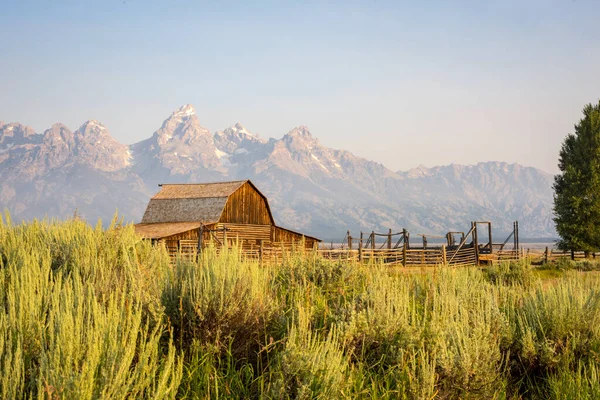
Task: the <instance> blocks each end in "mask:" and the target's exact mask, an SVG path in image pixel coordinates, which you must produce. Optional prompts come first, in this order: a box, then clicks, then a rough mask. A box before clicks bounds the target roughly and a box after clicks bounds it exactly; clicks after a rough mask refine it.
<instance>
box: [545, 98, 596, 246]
mask: <svg viewBox="0 0 600 400" xmlns="http://www.w3.org/2000/svg"><path fill="white" fill-rule="evenodd" d="M583 115H584V116H583V118H582V119H581V120H580V121H579V123H578V124H577V125H575V133H574V134H569V135H567V137H566V138H565V141H564V142H563V145H562V148H561V150H560V158H559V164H558V168H559V169H560V174H558V175H557V176H556V177H555V178H554V222H555V223H556V231H557V232H558V234H559V236H560V238H561V240H560V241H559V243H558V246H559V248H560V249H562V250H583V251H586V252H587V251H597V250H599V249H600V101H599V102H598V104H596V105H592V104H588V105H587V106H585V107H584V109H583Z"/></svg>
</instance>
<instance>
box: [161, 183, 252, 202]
mask: <svg viewBox="0 0 600 400" xmlns="http://www.w3.org/2000/svg"><path fill="white" fill-rule="evenodd" d="M246 182H249V181H233V182H216V183H190V184H162V185H160V186H161V190H160V192H158V193H157V194H155V195H154V197H152V199H206V198H213V197H225V198H227V197H229V196H230V195H231V194H233V192H235V191H236V190H238V189H239V188H240V187H241V186H242V185H243V184H244V183H246ZM253 186H254V185H253Z"/></svg>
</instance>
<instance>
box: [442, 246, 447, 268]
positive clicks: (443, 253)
mask: <svg viewBox="0 0 600 400" xmlns="http://www.w3.org/2000/svg"><path fill="white" fill-rule="evenodd" d="M442 264H444V265H446V245H445V244H443V245H442Z"/></svg>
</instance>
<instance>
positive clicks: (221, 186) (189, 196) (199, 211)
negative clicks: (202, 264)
mask: <svg viewBox="0 0 600 400" xmlns="http://www.w3.org/2000/svg"><path fill="white" fill-rule="evenodd" d="M245 183H248V184H249V185H250V186H252V188H254V190H256V191H257V192H258V193H259V194H260V195H261V196H262V197H263V198H264V199H265V201H266V204H267V210H268V211H269V217H270V218H271V221H273V215H272V214H271V209H270V208H269V201H268V200H267V198H266V197H265V195H263V194H262V193H261V192H260V191H259V190H258V189H257V188H256V186H254V184H253V183H252V182H251V181H250V180H244V181H232V182H215V183H189V184H162V185H159V186H161V190H160V191H159V192H158V193H157V194H156V195H154V196H153V197H152V198H151V199H150V202H149V203H148V207H147V208H146V212H145V213H144V216H143V218H142V223H144V224H145V223H162V222H201V223H203V224H212V223H216V222H218V221H219V219H220V218H221V214H222V213H223V209H224V208H225V204H227V200H228V199H229V196H230V195H232V194H233V193H234V192H235V191H236V190H238V189H239V188H240V187H241V186H242V185H244V184H245Z"/></svg>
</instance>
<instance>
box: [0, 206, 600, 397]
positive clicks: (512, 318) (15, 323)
mask: <svg viewBox="0 0 600 400" xmlns="http://www.w3.org/2000/svg"><path fill="white" fill-rule="evenodd" d="M563 264H564V265H563ZM563 264H561V265H558V266H557V267H551V268H550V267H541V268H535V269H534V268H532V267H530V266H528V265H525V264H505V265H500V266H496V267H494V268H489V269H485V270H483V269H479V268H476V267H472V268H462V269H448V268H443V267H438V268H431V269H419V270H417V271H411V272H406V271H402V270H401V269H400V270H399V269H394V270H387V269H385V268H384V267H382V266H378V265H356V264H347V265H344V264H339V263H335V262H330V261H326V260H323V259H321V258H319V257H317V256H315V255H313V254H296V255H290V257H289V258H288V259H287V260H286V261H285V262H284V263H283V265H280V266H276V267H275V266H270V267H260V266H259V265H258V264H256V263H253V262H241V261H240V260H239V256H238V254H237V252H236V251H235V250H232V251H229V252H227V253H224V254H221V255H217V254H216V253H215V252H214V251H210V250H209V251H206V252H205V253H204V254H203V256H202V258H201V260H200V261H199V262H198V263H190V262H183V261H180V262H177V263H176V264H175V265H173V266H171V265H170V264H169V258H168V256H167V254H166V252H165V251H164V249H161V248H153V247H152V246H151V245H150V244H149V243H148V242H144V241H141V240H140V239H138V238H137V237H136V236H135V235H134V232H133V228H132V227H131V226H125V227H120V226H114V225H113V226H111V227H110V228H109V229H103V228H102V227H101V226H98V227H96V228H93V227H90V226H89V225H87V224H85V223H83V222H81V221H66V222H55V223H54V222H53V223H50V222H31V223H27V224H18V225H15V224H12V223H11V222H10V220H9V218H8V216H6V217H5V218H4V222H3V223H2V224H0V309H1V310H2V311H1V312H0V368H1V371H2V374H1V376H0V398H7V399H8V398H11V399H12V398H24V397H40V398H50V399H55V398H67V399H72V398H78V399H92V398H137V397H140V398H175V397H181V398H201V399H204V398H275V399H279V398H298V399H307V398H321V399H335V398H409V399H432V398H441V399H448V398H461V399H464V398H486V399H492V398H500V399H516V398H533V399H547V398H554V399H566V398H569V399H595V398H600V380H599V379H600V378H599V372H600V276H599V274H598V273H596V272H594V271H593V270H594V269H596V265H595V264H589V263H588V264H586V265H585V266H584V265H583V264H576V263H567V262H565V263H563ZM582 270H585V271H582Z"/></svg>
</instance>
